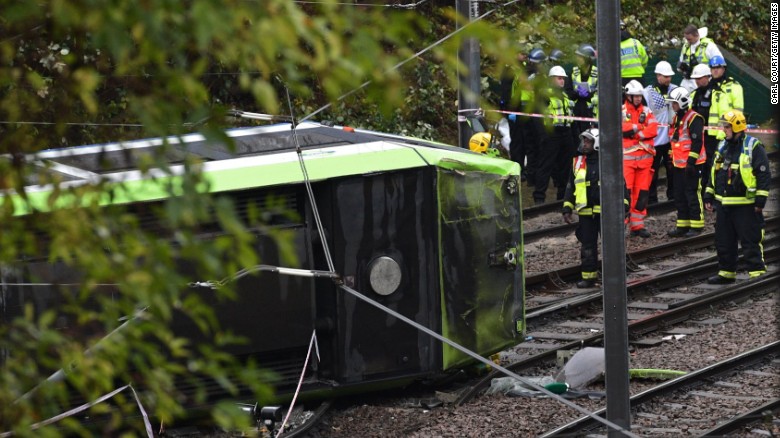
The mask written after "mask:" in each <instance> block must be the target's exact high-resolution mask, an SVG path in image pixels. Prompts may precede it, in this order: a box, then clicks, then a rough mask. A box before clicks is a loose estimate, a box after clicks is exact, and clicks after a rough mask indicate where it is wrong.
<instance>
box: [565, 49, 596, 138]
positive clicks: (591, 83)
mask: <svg viewBox="0 0 780 438" xmlns="http://www.w3.org/2000/svg"><path fill="white" fill-rule="evenodd" d="M574 53H575V54H576V55H577V58H576V60H577V65H575V66H574V67H573V68H572V71H571V80H570V81H567V83H566V94H567V95H568V96H569V99H571V101H572V102H574V108H573V113H574V115H575V116H576V117H590V118H598V95H597V93H598V85H599V79H598V77H599V76H598V68H597V67H596V65H595V64H596V49H594V48H593V46H592V45H590V44H582V45H580V46H579V47H578V48H577V51H576V52H574ZM596 125H597V123H595V122H584V121H576V120H575V121H574V122H572V129H573V132H575V133H576V132H583V131H585V130H586V129H588V128H592V127H595V126H596Z"/></svg>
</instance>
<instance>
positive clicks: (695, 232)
mask: <svg viewBox="0 0 780 438" xmlns="http://www.w3.org/2000/svg"><path fill="white" fill-rule="evenodd" d="M699 234H701V228H691V229H690V230H688V232H687V233H685V237H696V236H698V235H699Z"/></svg>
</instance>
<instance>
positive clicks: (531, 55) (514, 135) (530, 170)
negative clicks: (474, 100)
mask: <svg viewBox="0 0 780 438" xmlns="http://www.w3.org/2000/svg"><path fill="white" fill-rule="evenodd" d="M546 60H547V55H546V54H545V53H544V51H543V50H542V49H539V48H536V49H532V50H531V51H530V52H528V54H525V53H519V54H518V61H519V62H520V65H521V66H522V68H523V69H524V72H522V73H521V72H519V71H518V72H517V73H516V74H515V75H514V76H513V77H512V78H511V80H508V75H505V76H504V78H503V79H502V82H501V90H502V91H501V101H500V102H499V104H500V106H501V107H502V109H507V110H509V111H516V112H536V108H533V102H534V89H535V85H537V84H538V83H539V82H540V81H541V80H542V79H543V78H537V72H538V69H539V65H540V64H541V63H542V62H544V61H546ZM507 119H508V120H509V129H510V138H511V139H512V141H511V143H510V146H509V150H510V157H511V159H512V161H515V162H517V163H519V164H520V167H521V168H522V171H521V178H522V179H523V180H527V181H528V183H529V185H533V182H534V179H535V178H534V176H535V171H536V151H537V149H538V145H537V142H538V140H537V135H536V133H535V131H534V126H533V124H532V123H530V121H529V118H528V117H523V116H517V115H516V114H510V115H508V116H507Z"/></svg>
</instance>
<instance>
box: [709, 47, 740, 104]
mask: <svg viewBox="0 0 780 438" xmlns="http://www.w3.org/2000/svg"><path fill="white" fill-rule="evenodd" d="M709 66H710V73H711V74H712V79H711V80H710V83H711V84H712V85H710V86H711V87H712V89H713V93H715V95H714V96H713V106H716V107H717V108H718V112H719V113H720V114H719V117H720V115H723V114H725V113H726V112H728V111H729V110H732V109H735V110H738V111H743V112H744V111H745V97H744V93H743V91H742V85H741V84H740V83H739V82H737V80H736V79H734V78H733V77H731V76H726V66H727V65H726V60H725V59H723V57H722V56H720V55H715V56H713V57H712V58H710V62H709Z"/></svg>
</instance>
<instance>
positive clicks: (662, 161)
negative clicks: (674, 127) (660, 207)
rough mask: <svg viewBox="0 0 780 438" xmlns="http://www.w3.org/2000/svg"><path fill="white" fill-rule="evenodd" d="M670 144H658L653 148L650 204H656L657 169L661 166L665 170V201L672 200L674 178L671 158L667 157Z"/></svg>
mask: <svg viewBox="0 0 780 438" xmlns="http://www.w3.org/2000/svg"><path fill="white" fill-rule="evenodd" d="M671 146H672V145H671V143H665V144H659V145H657V146H656V147H655V157H654V158H653V171H654V173H653V180H652V181H651V182H650V196H649V198H650V203H651V204H655V203H657V202H658V169H660V168H661V166H663V167H664V169H666V199H669V200H672V199H674V193H675V192H674V178H673V177H672V168H673V167H674V166H673V165H672V156H671V155H669V151H670V150H671Z"/></svg>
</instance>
